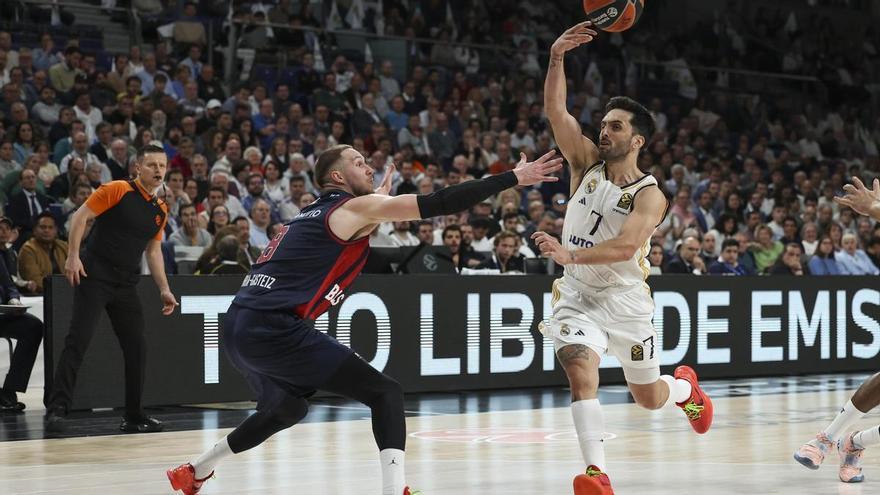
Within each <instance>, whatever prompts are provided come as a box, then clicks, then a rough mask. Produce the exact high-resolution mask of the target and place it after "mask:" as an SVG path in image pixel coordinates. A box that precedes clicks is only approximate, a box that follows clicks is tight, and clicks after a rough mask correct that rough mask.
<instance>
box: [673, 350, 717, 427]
mask: <svg viewBox="0 0 880 495" xmlns="http://www.w3.org/2000/svg"><path fill="white" fill-rule="evenodd" d="M672 376H674V377H675V378H677V379H681V380H687V381H688V382H690V384H691V396H690V398H688V400H686V401H684V402H678V403H676V405H677V406H678V407H680V408H681V409H682V410H683V411H684V414H685V415H686V416H687V418H688V421H690V422H691V428H693V429H694V431H695V432H697V433H699V434H701V435H702V434H703V433H706V432H707V431H709V427H710V426H712V415H713V413H714V410H713V409H712V400H711V399H709V396H708V395H706V393H705V392H703V391H702V389H700V385H699V382H698V381H697V373H696V372H695V371H694V370H693V369H692V368H691V367H690V366H679V367H678V368H675V373H673V374H672Z"/></svg>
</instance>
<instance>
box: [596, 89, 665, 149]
mask: <svg viewBox="0 0 880 495" xmlns="http://www.w3.org/2000/svg"><path fill="white" fill-rule="evenodd" d="M615 109H620V110H624V111H627V112H629V113H631V114H632V118H631V119H630V120H629V124H630V125H631V126H632V128H633V133H634V134H640V135H641V136H642V137H643V138H645V144H644V145H643V146H642V147H643V148H646V147H647V146H648V143H650V142H651V137H652V136H654V132H655V131H656V129H657V124H655V123H654V117H652V116H651V112H649V111H648V109H647V108H645V107H644V106H643V105H642V104H641V103H639V102H637V101H636V100H633V99H632V98H630V97H628V96H615V97H614V98H611V99H610V100H608V104H607V105H605V113H606V114H607V113H608V112H610V111H612V110H615Z"/></svg>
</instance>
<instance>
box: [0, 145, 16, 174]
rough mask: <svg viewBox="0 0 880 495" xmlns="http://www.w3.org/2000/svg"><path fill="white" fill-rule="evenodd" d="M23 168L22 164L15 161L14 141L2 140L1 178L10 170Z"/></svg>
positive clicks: (0, 150) (0, 149)
mask: <svg viewBox="0 0 880 495" xmlns="http://www.w3.org/2000/svg"><path fill="white" fill-rule="evenodd" d="M19 170H21V164H20V163H18V162H17V161H15V145H14V144H12V141H3V142H0V179H3V178H5V177H6V175H7V174H9V173H10V172H17V171H19Z"/></svg>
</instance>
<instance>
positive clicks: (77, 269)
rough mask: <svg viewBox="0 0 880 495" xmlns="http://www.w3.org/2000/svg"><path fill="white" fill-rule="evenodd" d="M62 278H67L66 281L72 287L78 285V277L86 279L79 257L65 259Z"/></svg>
mask: <svg viewBox="0 0 880 495" xmlns="http://www.w3.org/2000/svg"><path fill="white" fill-rule="evenodd" d="M64 276H65V277H67V281H68V282H70V285H71V286H73V287H76V286H77V285H79V282H80V277H88V275H86V269H85V267H84V266H83V264H82V261H81V260H80V259H79V256H75V255H74V256H68V257H67V261H66V262H65V263H64Z"/></svg>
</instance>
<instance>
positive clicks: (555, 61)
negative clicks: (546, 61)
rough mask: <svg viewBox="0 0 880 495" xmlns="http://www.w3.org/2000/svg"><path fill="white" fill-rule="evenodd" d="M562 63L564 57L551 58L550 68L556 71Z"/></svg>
mask: <svg viewBox="0 0 880 495" xmlns="http://www.w3.org/2000/svg"><path fill="white" fill-rule="evenodd" d="M560 62H562V57H550V68H551V69H555V68H556V66H557V65H559V63H560Z"/></svg>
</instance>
